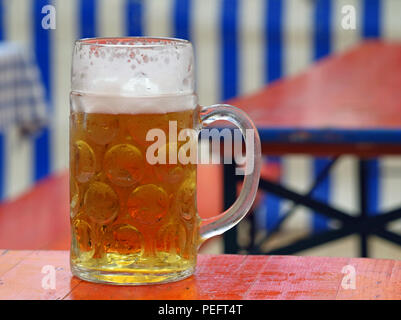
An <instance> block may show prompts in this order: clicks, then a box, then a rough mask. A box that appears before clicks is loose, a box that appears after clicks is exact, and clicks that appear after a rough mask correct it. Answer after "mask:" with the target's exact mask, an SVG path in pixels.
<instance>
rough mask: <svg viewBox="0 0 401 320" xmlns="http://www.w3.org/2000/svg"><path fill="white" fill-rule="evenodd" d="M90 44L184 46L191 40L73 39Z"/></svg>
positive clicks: (109, 46)
mask: <svg viewBox="0 0 401 320" xmlns="http://www.w3.org/2000/svg"><path fill="white" fill-rule="evenodd" d="M124 42H126V43H124ZM78 44H79V45H90V46H95V47H100V48H102V47H104V48H107V47H108V48H143V49H146V48H163V47H177V46H178V47H186V46H191V45H192V44H191V42H190V41H188V40H185V39H180V38H170V37H148V36H145V37H93V38H82V39H78V40H76V41H75V45H78Z"/></svg>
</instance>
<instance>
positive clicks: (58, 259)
mask: <svg viewBox="0 0 401 320" xmlns="http://www.w3.org/2000/svg"><path fill="white" fill-rule="evenodd" d="M45 266H51V267H54V270H55V274H56V281H55V289H51V288H48V289H44V288H43V287H42V282H44V283H45V284H49V283H50V282H47V281H46V280H43V279H44V277H46V276H48V275H49V271H48V270H49V269H46V268H45V269H43V268H44V267H45ZM345 266H348V268H351V269H352V268H354V270H355V276H356V278H355V282H354V283H355V289H352V288H347V287H346V286H345V287H344V286H343V285H342V283H348V284H350V283H351V282H349V281H346V280H344V277H345V276H348V277H349V276H350V275H351V273H349V272H348V271H347V272H346V273H342V271H343V270H344V267H345ZM47 268H49V267H47ZM348 270H349V269H348ZM42 271H43V273H42ZM346 279H347V278H346ZM0 299H68V300H69V299H149V300H153V299H159V300H162V299H163V300H164V299H166V300H167V299H186V300H193V299H205V300H208V299H213V300H216V299H217V300H220V299H221V300H240V299H253V300H259V299H401V261H394V260H376V259H361V258H351V259H350V258H325V257H295V256H245V255H199V258H198V265H197V270H196V273H195V275H194V276H192V277H190V278H187V279H185V280H182V281H179V282H175V283H169V284H163V285H152V286H136V287H129V286H112V285H103V284H93V283H89V282H86V281H81V280H79V279H77V278H76V277H73V276H72V275H71V273H70V269H69V254H68V251H40V250H39V251H23V250H0Z"/></svg>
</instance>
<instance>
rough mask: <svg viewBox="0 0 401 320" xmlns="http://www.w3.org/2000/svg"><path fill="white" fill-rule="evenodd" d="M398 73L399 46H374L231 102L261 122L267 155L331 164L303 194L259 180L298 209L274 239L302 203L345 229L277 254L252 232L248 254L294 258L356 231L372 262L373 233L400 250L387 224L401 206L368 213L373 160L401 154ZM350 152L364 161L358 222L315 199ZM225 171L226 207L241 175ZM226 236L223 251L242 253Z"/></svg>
mask: <svg viewBox="0 0 401 320" xmlns="http://www.w3.org/2000/svg"><path fill="white" fill-rule="evenodd" d="M400 70H401V44H399V43H398V44H394V43H382V42H377V41H369V42H365V43H363V44H361V45H359V46H358V47H356V48H354V49H352V50H350V51H348V52H346V53H343V54H340V55H332V56H329V57H327V58H325V59H322V60H320V61H319V62H318V63H316V64H315V65H313V66H312V67H310V68H309V69H308V70H307V71H306V72H304V73H302V74H300V75H299V76H296V77H294V78H289V79H288V78H287V79H283V80H279V81H277V82H275V83H273V84H271V85H269V86H267V87H266V88H264V89H262V90H260V91H259V92H257V93H255V94H252V95H248V96H243V97H239V98H235V99H233V100H231V101H228V103H230V104H232V105H235V106H237V107H239V108H241V109H242V110H244V111H246V112H247V113H248V115H249V116H250V117H251V118H252V119H253V120H254V121H255V124H256V126H257V128H258V131H259V134H260V138H261V142H262V151H263V154H265V155H277V154H280V155H281V154H296V153H303V154H308V155H311V156H325V157H328V158H331V160H330V161H328V162H327V163H326V164H325V167H324V168H323V169H322V170H321V171H320V173H319V174H317V177H316V179H315V181H314V183H313V184H312V186H311V187H310V189H309V191H308V192H306V193H305V194H299V193H297V192H294V191H293V190H290V189H288V188H286V187H285V186H283V185H281V184H279V183H277V182H275V181H272V180H271V179H270V180H269V179H261V182H260V185H259V187H260V188H261V189H263V190H264V191H266V192H268V193H269V194H273V195H275V196H278V197H280V198H284V199H288V200H290V201H291V202H292V203H293V208H291V209H290V210H289V211H287V212H284V213H283V214H282V216H281V217H280V218H279V219H278V222H277V224H276V226H275V227H274V228H275V229H274V230H273V231H272V230H269V235H268V237H270V236H271V235H272V234H273V233H274V231H277V230H278V229H279V226H280V225H281V224H282V222H283V221H284V220H285V218H286V217H288V216H290V215H291V214H292V213H293V212H294V211H295V210H293V209H294V208H295V207H296V206H297V205H302V206H305V207H307V208H309V209H311V211H312V212H318V213H319V214H322V215H323V216H325V217H327V218H329V219H333V220H336V221H337V222H340V224H341V228H339V229H330V230H329V231H325V232H320V233H317V234H313V235H309V236H307V237H305V238H302V239H300V240H298V241H296V242H295V243H292V244H289V245H287V246H284V247H281V248H276V249H273V250H271V251H265V250H263V248H262V246H261V245H260V243H255V241H254V239H255V236H254V234H252V233H251V239H252V241H251V242H252V243H251V245H250V246H248V247H247V248H243V249H246V250H247V251H248V252H249V253H259V254H260V253H261V254H294V253H297V252H300V251H302V250H306V249H310V248H313V247H314V246H317V245H322V244H325V243H327V242H329V241H333V240H337V239H340V238H342V237H346V236H348V235H351V234H355V233H356V234H358V235H359V237H360V255H361V256H363V257H367V256H369V250H368V237H369V236H370V235H371V234H374V235H376V236H378V237H381V238H384V239H386V240H388V241H391V242H393V243H396V244H398V245H401V236H400V235H399V234H396V233H394V232H391V231H389V230H388V229H386V225H387V224H388V223H389V222H391V221H394V220H396V219H400V218H401V208H397V209H394V210H391V211H388V212H371V211H372V210H371V209H370V208H369V197H370V195H369V190H370V187H369V183H370V179H369V157H373V156H374V157H376V156H382V155H394V154H401V72H400ZM349 154H352V155H354V156H356V157H358V158H359V161H358V175H359V178H358V182H357V183H358V187H359V188H358V190H359V206H360V212H359V213H360V214H359V216H358V217H355V216H353V215H352V214H350V213H349V212H346V211H344V210H339V209H338V208H335V207H333V206H330V205H328V204H326V203H324V202H322V201H317V200H316V199H314V198H313V196H312V195H313V192H314V190H315V189H316V188H317V187H318V186H319V184H320V183H321V182H322V181H324V178H325V177H327V175H328V174H329V172H330V170H331V169H332V167H333V166H334V165H335V164H336V163H337V162H338V160H339V158H340V157H341V156H342V155H349ZM224 170H225V175H224V177H225V183H224V186H225V192H224V194H225V201H224V203H226V204H231V203H233V202H234V200H235V191H236V190H235V185H236V182H237V181H238V177H236V176H235V174H234V172H235V171H234V170H235V165H232V166H225V169H224ZM267 219H269V217H267ZM224 237H225V252H226V253H235V252H238V246H237V245H236V239H237V236H236V233H235V229H232V230H230V231H229V232H227V233H225V234H224ZM264 241H267V238H265V240H264Z"/></svg>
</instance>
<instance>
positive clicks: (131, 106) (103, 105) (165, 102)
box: [71, 92, 197, 114]
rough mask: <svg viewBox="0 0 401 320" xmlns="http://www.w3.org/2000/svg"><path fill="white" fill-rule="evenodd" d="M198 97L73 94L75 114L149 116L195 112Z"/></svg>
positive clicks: (72, 100) (189, 95)
mask: <svg viewBox="0 0 401 320" xmlns="http://www.w3.org/2000/svg"><path fill="white" fill-rule="evenodd" d="M196 106H197V97H196V95H194V94H188V95H159V96H155V95H154V96H147V97H135V96H116V95H108V94H82V93H77V92H72V93H71V108H72V111H74V112H84V113H104V114H144V113H146V114H149V113H157V114H160V113H169V112H179V111H186V110H194V109H195V108H196Z"/></svg>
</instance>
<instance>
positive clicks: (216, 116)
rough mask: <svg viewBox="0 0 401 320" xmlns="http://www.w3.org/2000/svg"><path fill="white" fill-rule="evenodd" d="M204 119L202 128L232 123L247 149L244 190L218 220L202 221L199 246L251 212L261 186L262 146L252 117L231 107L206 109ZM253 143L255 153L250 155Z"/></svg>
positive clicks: (202, 110)
mask: <svg viewBox="0 0 401 320" xmlns="http://www.w3.org/2000/svg"><path fill="white" fill-rule="evenodd" d="M200 119H201V129H202V128H205V127H207V126H208V125H210V124H212V123H213V122H215V121H221V120H225V121H228V122H231V123H232V124H234V125H235V126H236V127H237V128H238V129H239V130H240V131H241V133H242V136H243V138H244V140H245V147H246V150H247V152H246V161H245V174H244V181H243V186H242V190H241V192H240V194H239V196H238V198H237V199H236V200H235V202H234V203H233V205H232V206H231V207H230V208H229V209H227V210H226V211H224V212H223V213H221V214H219V215H217V216H215V217H212V218H208V219H202V220H201V225H200V243H199V244H202V243H203V242H204V241H205V240H207V239H209V238H211V237H214V236H217V235H220V234H222V233H224V232H225V231H227V230H229V229H231V228H232V227H234V226H235V225H236V224H237V223H239V222H240V221H241V220H242V218H243V217H245V215H246V214H247V213H248V211H249V210H250V208H251V206H252V204H253V201H254V200H255V197H256V192H257V191H258V186H259V177H260V168H261V146H260V139H259V134H258V130H257V129H256V127H255V125H254V124H253V122H252V120H251V119H250V118H249V117H248V115H247V114H246V113H245V112H243V111H242V110H241V109H238V108H236V107H234V106H231V105H227V104H216V105H212V106H208V107H202V108H201V110H200ZM241 144H242V142H241ZM252 144H253V149H254V150H253V152H252V151H251V152H249V151H250V150H249V148H251V147H252Z"/></svg>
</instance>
